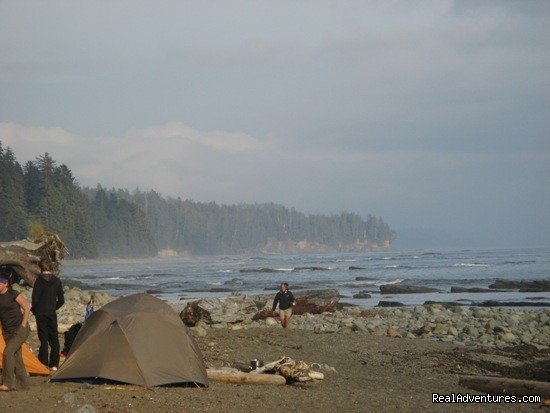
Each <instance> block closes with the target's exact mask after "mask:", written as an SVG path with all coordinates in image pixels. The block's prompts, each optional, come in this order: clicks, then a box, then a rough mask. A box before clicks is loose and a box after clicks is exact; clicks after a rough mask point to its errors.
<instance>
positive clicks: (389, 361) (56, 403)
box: [0, 328, 550, 412]
mask: <svg viewBox="0 0 550 413" xmlns="http://www.w3.org/2000/svg"><path fill="white" fill-rule="evenodd" d="M198 342H199V344H200V347H201V349H202V351H203V353H204V356H205V359H206V362H207V363H208V364H210V365H212V364H213V365H224V364H225V365H228V364H230V363H231V362H232V361H235V360H250V359H253V358H262V359H264V360H274V359H276V358H278V357H279V356H281V355H288V356H290V357H293V358H295V359H298V360H305V361H307V362H317V363H320V364H327V365H328V366H331V367H334V368H335V370H336V372H333V371H325V374H326V378H325V380H324V381H322V382H319V383H315V384H306V385H301V386H294V385H292V386H252V385H232V384H226V383H211V387H210V388H208V389H201V388H178V387H175V388H155V389H150V390H148V389H143V388H140V387H135V386H126V385H124V386H123V385H120V386H113V385H94V386H91V387H89V386H86V385H84V386H83V385H82V384H78V383H47V382H46V381H45V379H44V378H37V377H35V378H32V380H31V383H32V387H31V389H30V390H28V391H20V392H12V393H7V394H2V395H0V404H1V405H2V410H3V411H4V410H5V411H11V412H29V411H41V412H74V411H77V409H79V408H81V409H82V406H85V405H91V406H93V407H94V408H95V409H96V411H98V412H151V411H155V412H157V411H158V412H182V411H185V412H187V411H189V412H192V411H214V412H217V411H228V412H238V411H296V412H301V411H319V412H329V411H336V410H340V411H345V412H348V411H349V412H352V411H354V412H355V411H356V412H362V411H442V410H444V409H445V410H448V411H463V412H469V411H472V412H478V411H487V409H488V406H487V405H475V404H467V405H466V404H461V405H450V404H445V405H442V404H432V393H439V394H450V393H470V394H477V393H476V392H474V391H471V390H468V389H465V388H463V387H460V386H459V385H458V375H459V374H490V375H506V376H508V377H515V378H532V376H533V375H535V376H537V377H538V378H539V379H542V378H543V377H546V380H549V379H550V377H548V375H549V371H550V369H548V366H549V363H550V352H549V351H548V350H536V349H534V348H533V347H528V346H523V347H515V348H508V349H504V350H494V349H485V350H482V351H480V350H479V349H477V348H474V349H465V348H463V347H460V346H456V345H453V344H450V343H442V342H431V341H428V340H411V339H405V338H403V339H400V338H389V337H377V336H373V335H370V334H368V333H364V332H357V333H338V334H315V333H313V332H304V331H301V330H296V329H292V330H288V331H285V330H282V329H278V328H272V329H250V330H241V331H231V330H217V331H213V332H211V333H209V334H208V336H206V337H199V338H198ZM31 344H32V345H33V346H34V347H35V348H36V337H35V335H33V337H32V340H31ZM68 393H72V394H73V395H74V400H73V397H72V396H67V394H68ZM63 400H69V401H72V402H69V403H67V402H64V401H63ZM490 408H492V409H495V411H510V412H512V411H534V410H535V409H539V405H538V404H533V405H526V404H525V405H517V404H516V405H505V404H499V405H498V406H490ZM84 409H86V407H84ZM81 411H92V410H81Z"/></svg>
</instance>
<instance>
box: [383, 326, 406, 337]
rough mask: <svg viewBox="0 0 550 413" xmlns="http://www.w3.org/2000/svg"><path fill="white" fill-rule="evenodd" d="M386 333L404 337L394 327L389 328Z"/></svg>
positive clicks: (389, 335)
mask: <svg viewBox="0 0 550 413" xmlns="http://www.w3.org/2000/svg"><path fill="white" fill-rule="evenodd" d="M386 335H387V336H388V337H392V338H401V337H403V336H402V335H401V333H399V332H398V331H397V330H394V329H393V328H388V330H387V331H386Z"/></svg>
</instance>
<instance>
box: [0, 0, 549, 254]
mask: <svg viewBox="0 0 550 413" xmlns="http://www.w3.org/2000/svg"><path fill="white" fill-rule="evenodd" d="M549 21H550V2H548V1H523V0H520V1H508V0H495V1H491V0H484V1H478V0H470V1H468V0H465V1H446V0H435V1H420V0H419V1H397V0H384V1H361V2H359V1H323V0H318V1H284V0H278V1H164V0H156V1H152V0H151V1H140V0H132V1H56V0H50V1H48V2H43V1H24V2H22V1H6V0H4V1H0V141H2V142H3V144H4V145H7V146H10V147H12V148H13V149H14V151H15V152H16V155H17V157H18V158H19V159H20V160H22V161H26V160H29V159H33V158H34V157H35V156H36V155H38V154H41V153H44V152H49V153H50V154H52V156H53V157H54V158H55V159H57V160H58V161H59V162H63V163H66V164H67V165H68V166H69V167H70V168H71V169H72V170H73V173H74V174H75V176H76V177H77V179H78V181H79V183H80V184H82V185H91V186H95V185H96V184H97V183H101V184H102V185H104V186H108V187H111V186H115V187H125V188H129V189H132V188H135V187H140V188H142V189H156V190H158V191H159V192H161V193H162V194H164V195H170V196H180V197H182V198H190V199H194V200H198V201H217V202H222V203H242V202H277V203H281V204H284V205H287V206H291V207H295V208H297V209H299V210H302V211H304V212H308V213H337V212H340V211H352V212H356V213H359V214H360V215H362V216H365V217H366V215H367V214H368V213H373V214H377V215H381V216H383V218H384V219H385V220H386V221H387V222H388V223H389V224H390V225H391V226H392V227H393V228H395V229H397V230H399V229H400V228H407V229H409V228H423V229H426V228H428V229H437V230H438V231H446V232H448V233H449V234H452V235H456V236H457V237H459V238H462V239H466V240H470V241H471V242H472V243H473V244H476V245H480V246H495V247H504V246H515V247H517V246H539V245H550V70H549V68H550V24H548V22H549Z"/></svg>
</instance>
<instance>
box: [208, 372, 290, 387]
mask: <svg viewBox="0 0 550 413" xmlns="http://www.w3.org/2000/svg"><path fill="white" fill-rule="evenodd" d="M206 374H207V376H208V380H210V381H221V382H225V383H234V384H272V385H281V384H286V380H285V378H284V377H283V376H279V375H278V374H251V373H243V372H241V371H229V370H222V369H206Z"/></svg>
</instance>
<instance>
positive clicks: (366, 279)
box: [355, 277, 375, 281]
mask: <svg viewBox="0 0 550 413" xmlns="http://www.w3.org/2000/svg"><path fill="white" fill-rule="evenodd" d="M374 280H375V278H370V277H355V281H374Z"/></svg>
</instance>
